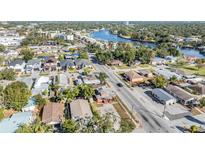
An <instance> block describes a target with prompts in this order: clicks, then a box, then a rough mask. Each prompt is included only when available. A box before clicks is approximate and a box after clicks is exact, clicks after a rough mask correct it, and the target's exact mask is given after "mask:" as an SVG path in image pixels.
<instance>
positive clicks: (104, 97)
mask: <svg viewBox="0 0 205 154" xmlns="http://www.w3.org/2000/svg"><path fill="white" fill-rule="evenodd" d="M115 96H116V94H115V93H114V91H112V89H110V88H107V87H105V86H103V87H100V88H98V89H97V93H96V95H95V98H96V102H97V103H111V102H112V101H113V99H114V98H115Z"/></svg>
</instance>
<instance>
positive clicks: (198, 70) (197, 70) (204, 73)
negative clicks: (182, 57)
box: [177, 65, 205, 76]
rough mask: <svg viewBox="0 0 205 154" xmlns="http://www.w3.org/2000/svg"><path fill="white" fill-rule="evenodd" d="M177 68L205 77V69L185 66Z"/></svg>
mask: <svg viewBox="0 0 205 154" xmlns="http://www.w3.org/2000/svg"><path fill="white" fill-rule="evenodd" d="M177 68H179V69H180V70H182V71H185V72H187V73H191V74H196V75H200V76H205V67H202V68H198V67H197V66H190V65H183V66H177Z"/></svg>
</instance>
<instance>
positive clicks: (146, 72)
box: [138, 69, 153, 78]
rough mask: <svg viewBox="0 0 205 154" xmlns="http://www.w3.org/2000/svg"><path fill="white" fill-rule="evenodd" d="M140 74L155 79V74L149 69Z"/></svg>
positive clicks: (141, 71)
mask: <svg viewBox="0 0 205 154" xmlns="http://www.w3.org/2000/svg"><path fill="white" fill-rule="evenodd" d="M138 73H139V74H140V75H142V76H145V77H148V78H153V73H152V72H151V71H149V70H147V69H142V70H138Z"/></svg>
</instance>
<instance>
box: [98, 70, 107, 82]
mask: <svg viewBox="0 0 205 154" xmlns="http://www.w3.org/2000/svg"><path fill="white" fill-rule="evenodd" d="M98 78H99V80H100V83H101V84H105V81H106V78H108V76H107V74H106V73H104V72H100V73H99V76H98Z"/></svg>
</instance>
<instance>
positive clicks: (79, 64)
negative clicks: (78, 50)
mask: <svg viewBox="0 0 205 154" xmlns="http://www.w3.org/2000/svg"><path fill="white" fill-rule="evenodd" d="M75 65H76V68H78V69H82V68H85V67H89V68H91V67H92V65H91V64H90V62H89V61H88V60H87V59H76V60H75Z"/></svg>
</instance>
